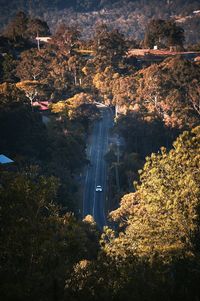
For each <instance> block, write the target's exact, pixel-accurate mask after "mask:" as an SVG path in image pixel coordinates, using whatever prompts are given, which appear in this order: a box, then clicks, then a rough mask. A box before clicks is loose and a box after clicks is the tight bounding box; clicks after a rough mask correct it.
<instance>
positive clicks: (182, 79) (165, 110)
mask: <svg viewBox="0 0 200 301" xmlns="http://www.w3.org/2000/svg"><path fill="white" fill-rule="evenodd" d="M136 76H137V78H138V80H137V83H138V84H137V92H136V95H137V100H138V104H139V106H140V109H141V110H147V112H148V113H149V114H150V116H152V117H153V114H154V116H155V115H157V116H159V117H160V118H161V119H162V120H163V121H164V122H165V124H166V126H170V127H176V128H188V127H191V126H194V125H195V124H198V122H199V115H198V93H199V92H198V85H197V84H195V85H193V92H191V83H197V82H199V80H200V78H199V66H197V65H196V64H194V63H192V62H190V61H187V60H185V59H183V58H180V57H176V58H168V59H166V60H165V61H163V62H162V63H161V64H159V65H152V66H150V67H148V68H146V69H143V70H141V71H139V72H138V74H137V75H136Z"/></svg>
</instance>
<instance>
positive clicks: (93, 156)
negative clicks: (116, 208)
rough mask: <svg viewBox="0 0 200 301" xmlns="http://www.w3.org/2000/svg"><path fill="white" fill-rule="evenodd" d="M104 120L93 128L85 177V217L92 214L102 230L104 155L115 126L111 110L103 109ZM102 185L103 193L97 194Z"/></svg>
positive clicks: (103, 220) (103, 216)
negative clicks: (98, 187) (97, 188)
mask: <svg viewBox="0 0 200 301" xmlns="http://www.w3.org/2000/svg"><path fill="white" fill-rule="evenodd" d="M100 110H101V114H102V119H101V120H99V121H97V122H96V123H95V125H94V127H93V131H92V134H91V136H90V139H89V143H88V148H87V156H88V159H89V160H90V163H91V164H89V165H88V166H87V168H86V170H85V175H84V191H83V217H85V216H86V215H88V214H90V215H92V216H93V217H94V219H95V221H96V223H97V225H98V227H99V228H100V229H102V228H103V226H105V225H106V214H105V202H106V192H107V166H106V162H105V160H104V155H105V154H106V153H107V151H108V143H109V134H110V128H111V127H112V126H113V116H112V112H111V109H109V108H107V107H103V106H102V107H101V108H100ZM97 185H100V186H102V188H103V191H98V192H96V186H97Z"/></svg>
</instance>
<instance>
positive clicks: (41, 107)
mask: <svg viewBox="0 0 200 301" xmlns="http://www.w3.org/2000/svg"><path fill="white" fill-rule="evenodd" d="M33 106H34V107H38V108H39V110H40V111H46V110H48V109H49V102H48V101H34V102H33Z"/></svg>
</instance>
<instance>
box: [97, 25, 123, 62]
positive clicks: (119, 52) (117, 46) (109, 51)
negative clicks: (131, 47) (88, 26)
mask: <svg viewBox="0 0 200 301" xmlns="http://www.w3.org/2000/svg"><path fill="white" fill-rule="evenodd" d="M93 48H94V51H95V55H96V60H97V61H98V59H99V63H100V64H105V63H106V64H107V65H108V64H109V65H111V66H114V67H118V64H119V61H120V60H122V57H123V55H125V54H126V52H127V50H128V48H127V46H126V42H125V39H124V36H123V34H121V33H120V32H119V31H118V30H117V29H115V30H112V31H109V29H108V27H107V26H106V25H102V26H99V27H97V28H96V33H95V36H94V44H93Z"/></svg>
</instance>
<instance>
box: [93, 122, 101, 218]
mask: <svg viewBox="0 0 200 301" xmlns="http://www.w3.org/2000/svg"><path fill="white" fill-rule="evenodd" d="M98 136H99V141H98V151H97V160H96V163H97V164H96V168H95V181H94V183H95V187H94V202H93V217H94V219H95V207H96V184H97V173H98V166H99V154H100V142H101V138H102V122H101V123H100V127H99V135H98Z"/></svg>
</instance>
